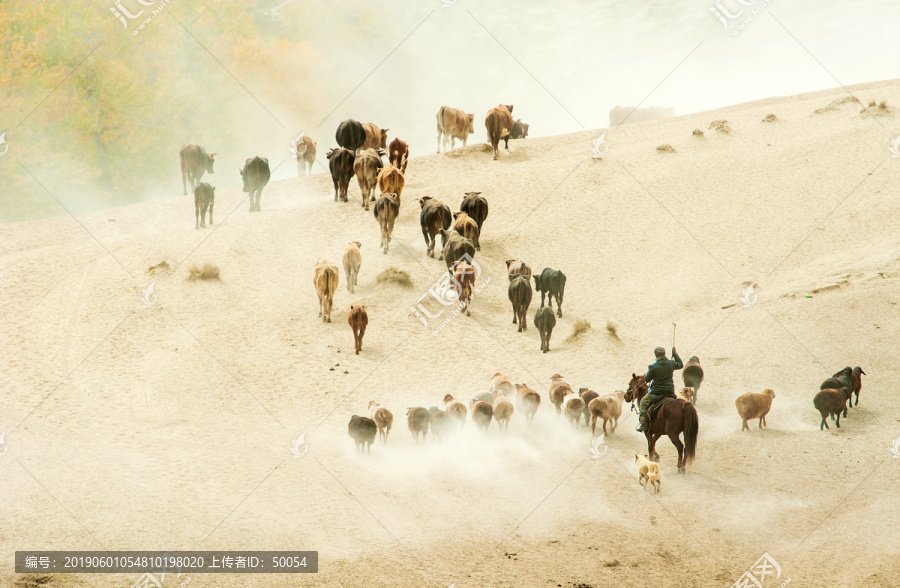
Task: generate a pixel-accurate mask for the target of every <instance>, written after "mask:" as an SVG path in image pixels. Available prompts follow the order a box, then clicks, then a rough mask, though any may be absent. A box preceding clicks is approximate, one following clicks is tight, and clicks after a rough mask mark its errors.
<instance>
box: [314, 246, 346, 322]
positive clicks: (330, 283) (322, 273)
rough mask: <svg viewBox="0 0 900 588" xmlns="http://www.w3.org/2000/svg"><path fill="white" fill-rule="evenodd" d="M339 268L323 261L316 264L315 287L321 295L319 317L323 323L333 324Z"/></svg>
mask: <svg viewBox="0 0 900 588" xmlns="http://www.w3.org/2000/svg"><path fill="white" fill-rule="evenodd" d="M339 275H340V274H338V268H337V267H335V266H333V265H331V264H329V263H328V262H327V261H325V260H322V261H320V262H318V263H317V264H316V269H315V272H314V273H313V286H315V287H316V294H318V295H319V316H320V317H322V322H323V323H330V322H331V305H332V303H333V302H334V293H335V292H336V291H337V287H338V279H339Z"/></svg>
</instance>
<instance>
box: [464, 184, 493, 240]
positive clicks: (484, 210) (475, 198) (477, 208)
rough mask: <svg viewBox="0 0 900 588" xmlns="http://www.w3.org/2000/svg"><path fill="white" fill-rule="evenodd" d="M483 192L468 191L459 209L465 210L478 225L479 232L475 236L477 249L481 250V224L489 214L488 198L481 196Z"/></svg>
mask: <svg viewBox="0 0 900 588" xmlns="http://www.w3.org/2000/svg"><path fill="white" fill-rule="evenodd" d="M479 194H481V192H466V195H465V197H464V198H463V201H462V204H460V205H459V210H460V211H461V212H465V213H466V214H468V215H469V217H471V218H472V220H474V221H475V223H476V224H477V225H478V234H477V235H476V236H475V249H477V250H478V251H481V225H483V224H484V219H486V218H487V215H488V203H487V198H485V197H484V196H479Z"/></svg>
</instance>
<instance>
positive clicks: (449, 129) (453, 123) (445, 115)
mask: <svg viewBox="0 0 900 588" xmlns="http://www.w3.org/2000/svg"><path fill="white" fill-rule="evenodd" d="M474 122H475V115H474V114H466V113H465V112H464V111H462V110H460V109H459V108H450V107H449V106H441V108H440V110H438V112H437V133H438V135H437V142H438V146H437V152H438V153H440V152H441V146H442V145H443V147H444V151H447V143H448V142H449V143H450V149H455V148H456V140H457V139H460V140H462V144H463V147H465V146H466V140H467V139H468V138H469V135H471V134H472V133H474V132H475V127H474V126H473V124H474Z"/></svg>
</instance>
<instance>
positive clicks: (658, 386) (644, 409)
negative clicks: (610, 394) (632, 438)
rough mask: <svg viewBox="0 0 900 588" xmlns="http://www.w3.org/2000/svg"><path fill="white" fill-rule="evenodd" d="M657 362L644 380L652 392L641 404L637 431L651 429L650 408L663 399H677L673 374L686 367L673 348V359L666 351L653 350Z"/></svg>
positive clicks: (649, 367) (652, 364)
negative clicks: (667, 355)
mask: <svg viewBox="0 0 900 588" xmlns="http://www.w3.org/2000/svg"><path fill="white" fill-rule="evenodd" d="M653 353H654V354H655V355H656V361H655V362H654V363H651V364H650V365H649V366H647V373H646V374H645V375H644V380H645V381H646V382H647V384H649V385H650V392H649V393H648V394H647V395H646V396H644V399H643V400H641V404H640V409H641V410H640V413H639V414H638V427H637V430H638V431H641V432H646V431H647V430H649V428H650V412H649V410H650V407H651V406H652V405H653V404H655V403H657V402H659V401H660V400H662V399H663V398H675V382H673V381H672V374H673V373H675V370H680V369H681V368H683V367H684V364H683V363H681V358H680V357H678V353H677V352H676V351H675V348H674V347H672V359H669V358H667V357H666V350H665V349H663V348H662V347H657V348H656V349H654V350H653Z"/></svg>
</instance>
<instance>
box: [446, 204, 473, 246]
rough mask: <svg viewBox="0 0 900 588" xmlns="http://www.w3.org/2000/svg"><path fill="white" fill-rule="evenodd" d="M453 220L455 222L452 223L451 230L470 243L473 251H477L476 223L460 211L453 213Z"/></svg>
mask: <svg viewBox="0 0 900 588" xmlns="http://www.w3.org/2000/svg"><path fill="white" fill-rule="evenodd" d="M453 218H454V219H455V220H454V221H453V228H452V229H451V230H453V231H456V232H457V233H459V234H460V235H462V236H463V237H465V238H466V239H469V240H470V241H472V244H473V245H475V249H476V250H478V223H476V222H475V221H474V220H473V219H472V218H470V217H469V215H468V214H466V213H465V212H462V211H459V212H455V213H453Z"/></svg>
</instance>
